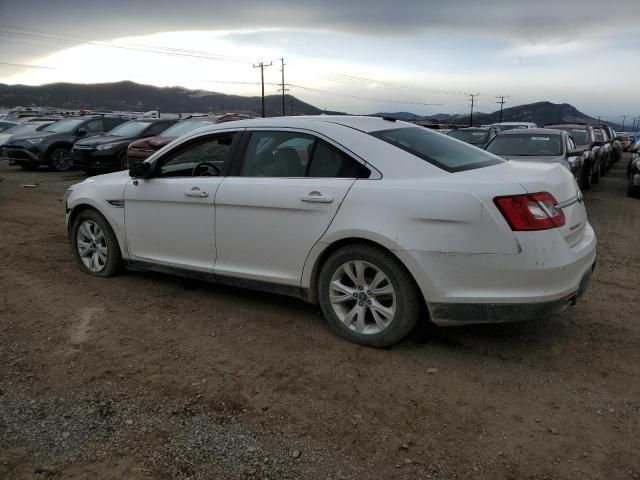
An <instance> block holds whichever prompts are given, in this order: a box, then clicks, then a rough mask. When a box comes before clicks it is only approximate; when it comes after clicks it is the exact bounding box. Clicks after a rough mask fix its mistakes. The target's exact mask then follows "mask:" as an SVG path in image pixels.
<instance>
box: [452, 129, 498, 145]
mask: <svg viewBox="0 0 640 480" xmlns="http://www.w3.org/2000/svg"><path fill="white" fill-rule="evenodd" d="M448 135H449V136H450V137H453V138H457V139H458V140H462V141H463V142H467V143H470V144H472V145H484V144H485V143H487V139H488V138H489V132H488V131H487V130H452V131H451V132H449V133H448Z"/></svg>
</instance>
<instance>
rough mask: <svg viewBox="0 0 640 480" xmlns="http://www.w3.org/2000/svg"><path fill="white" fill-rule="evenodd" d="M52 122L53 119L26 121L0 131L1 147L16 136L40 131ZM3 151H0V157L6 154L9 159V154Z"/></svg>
mask: <svg viewBox="0 0 640 480" xmlns="http://www.w3.org/2000/svg"><path fill="white" fill-rule="evenodd" d="M52 123H53V120H45V121H43V122H26V123H20V124H18V125H15V126H14V127H12V128H10V129H9V130H5V131H4V132H2V133H0V147H2V146H3V145H4V144H5V143H8V142H10V141H11V139H12V138H13V137H14V136H17V135H24V134H25V133H29V132H39V131H41V130H43V129H44V128H46V127H48V126H49V125H51V124H52ZM3 152H4V151H0V158H2V157H3V156H4V157H6V158H7V159H8V158H9V157H8V155H6V152H5V153H4V154H3Z"/></svg>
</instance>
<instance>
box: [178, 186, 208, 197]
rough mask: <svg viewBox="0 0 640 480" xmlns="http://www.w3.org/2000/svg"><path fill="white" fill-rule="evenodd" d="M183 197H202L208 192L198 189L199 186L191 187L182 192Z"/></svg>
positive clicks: (206, 195)
mask: <svg viewBox="0 0 640 480" xmlns="http://www.w3.org/2000/svg"><path fill="white" fill-rule="evenodd" d="M184 195H185V197H198V198H204V197H208V196H209V194H208V193H207V192H206V191H204V190H200V187H193V188H192V189H191V190H187V191H186V192H184Z"/></svg>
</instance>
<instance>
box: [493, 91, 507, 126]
mask: <svg viewBox="0 0 640 480" xmlns="http://www.w3.org/2000/svg"><path fill="white" fill-rule="evenodd" d="M496 98H499V99H500V101H499V102H496V103H499V104H500V122H499V123H502V107H503V106H504V104H505V103H507V101H506V100H505V98H509V97H508V96H506V97H505V96H504V95H498V96H497V97H496Z"/></svg>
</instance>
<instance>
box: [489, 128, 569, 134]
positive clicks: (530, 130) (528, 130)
mask: <svg viewBox="0 0 640 480" xmlns="http://www.w3.org/2000/svg"><path fill="white" fill-rule="evenodd" d="M563 133H564V130H557V129H553V128H520V129H517V130H507V131H505V132H500V136H502V135H562V134H563Z"/></svg>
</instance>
